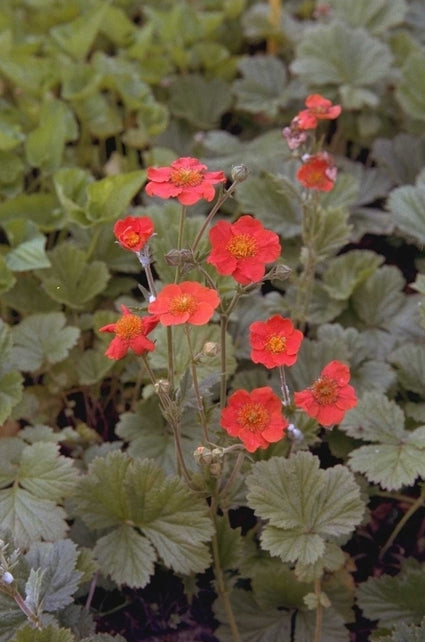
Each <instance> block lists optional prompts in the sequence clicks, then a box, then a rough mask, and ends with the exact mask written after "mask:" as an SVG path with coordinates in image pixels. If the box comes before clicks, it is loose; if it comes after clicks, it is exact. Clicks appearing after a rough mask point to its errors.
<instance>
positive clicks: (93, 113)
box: [73, 91, 124, 140]
mask: <svg viewBox="0 0 425 642" xmlns="http://www.w3.org/2000/svg"><path fill="white" fill-rule="evenodd" d="M73 108H74V110H75V113H76V115H77V116H78V118H79V119H80V121H81V122H83V123H85V125H86V127H87V129H88V131H89V132H90V134H91V135H92V136H94V137H96V138H100V139H101V140H105V139H106V138H110V137H111V136H117V135H118V134H119V133H120V132H121V131H122V130H123V129H124V125H123V122H122V118H121V113H120V110H119V109H118V107H117V105H116V103H115V101H114V100H113V98H112V97H111V95H110V94H103V93H100V92H99V91H98V92H96V93H90V94H89V95H87V96H84V97H83V98H81V99H78V100H77V99H76V100H74V101H73Z"/></svg>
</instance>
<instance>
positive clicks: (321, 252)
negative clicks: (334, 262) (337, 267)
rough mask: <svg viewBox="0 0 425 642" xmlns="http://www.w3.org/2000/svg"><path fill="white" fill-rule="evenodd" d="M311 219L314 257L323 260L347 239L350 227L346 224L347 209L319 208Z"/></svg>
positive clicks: (335, 251) (331, 254) (334, 252)
mask: <svg viewBox="0 0 425 642" xmlns="http://www.w3.org/2000/svg"><path fill="white" fill-rule="evenodd" d="M311 219H312V220H311V221H310V223H311V235H312V238H313V239H314V250H315V252H316V258H317V260H318V261H325V260H327V259H329V258H330V257H331V256H333V255H334V254H336V253H337V252H338V251H339V250H340V249H341V248H342V247H343V246H344V245H345V244H346V243H347V242H348V240H349V236H350V231H351V227H350V225H348V211H347V210H345V209H343V208H337V209H334V208H326V209H322V208H319V210H318V211H317V213H316V214H315V216H314V217H311Z"/></svg>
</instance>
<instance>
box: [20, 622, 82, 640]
mask: <svg viewBox="0 0 425 642" xmlns="http://www.w3.org/2000/svg"><path fill="white" fill-rule="evenodd" d="M74 640H75V638H74V636H73V634H72V633H71V631H70V630H69V629H63V628H60V629H58V628H56V627H55V626H53V625H52V624H49V625H48V626H45V627H43V628H42V629H41V630H37V629H34V627H33V626H25V627H24V628H22V629H20V630H19V631H17V633H16V635H15V637H14V638H12V639H11V640H10V642H74Z"/></svg>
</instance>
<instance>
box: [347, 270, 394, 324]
mask: <svg viewBox="0 0 425 642" xmlns="http://www.w3.org/2000/svg"><path fill="white" fill-rule="evenodd" d="M403 287H404V279H403V276H402V274H401V272H400V270H399V269H397V268H396V267H393V266H390V265H384V266H383V267H381V268H379V269H378V270H376V271H375V272H374V273H373V274H372V275H371V276H370V277H369V278H368V279H367V280H366V281H364V282H363V283H362V284H361V285H360V286H359V287H358V288H357V289H356V291H355V292H354V294H353V297H352V303H353V308H354V310H355V312H356V313H357V314H358V316H359V317H360V319H361V320H362V321H363V323H364V324H365V325H366V326H367V327H369V328H387V327H390V324H391V321H392V318H393V317H394V315H395V314H396V313H397V312H398V311H399V310H400V308H401V307H402V305H403V303H404V300H405V296H404V295H403V293H402V289H403Z"/></svg>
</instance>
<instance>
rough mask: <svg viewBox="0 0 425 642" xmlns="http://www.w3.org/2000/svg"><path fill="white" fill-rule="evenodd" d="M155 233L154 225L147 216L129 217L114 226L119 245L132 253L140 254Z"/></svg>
mask: <svg viewBox="0 0 425 642" xmlns="http://www.w3.org/2000/svg"><path fill="white" fill-rule="evenodd" d="M153 233H154V226H153V223H152V221H151V219H150V218H148V217H147V216H139V217H135V216H127V217H126V218H124V219H122V220H120V221H117V222H116V223H115V225H114V234H115V238H116V239H117V241H118V243H119V244H120V245H121V246H122V247H123V248H125V249H126V250H131V251H132V252H139V251H140V250H141V249H142V247H143V246H144V245H145V244H146V241H148V240H149V239H150V237H151V236H152V234H153Z"/></svg>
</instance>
